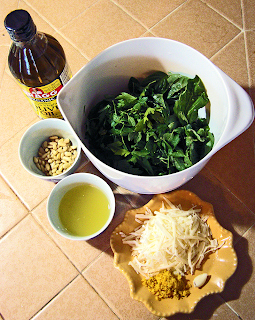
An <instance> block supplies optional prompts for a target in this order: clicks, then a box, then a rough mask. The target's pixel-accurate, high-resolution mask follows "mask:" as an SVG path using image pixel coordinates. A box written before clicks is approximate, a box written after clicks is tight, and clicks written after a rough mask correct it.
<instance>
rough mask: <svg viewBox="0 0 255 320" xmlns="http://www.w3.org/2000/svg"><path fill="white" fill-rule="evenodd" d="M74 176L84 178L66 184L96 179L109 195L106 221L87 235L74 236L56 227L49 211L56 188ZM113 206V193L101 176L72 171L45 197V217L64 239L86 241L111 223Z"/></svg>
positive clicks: (91, 182)
mask: <svg viewBox="0 0 255 320" xmlns="http://www.w3.org/2000/svg"><path fill="white" fill-rule="evenodd" d="M75 177H83V178H84V179H83V181H77V180H76V181H72V182H70V183H69V184H68V185H70V186H71V185H77V184H79V183H90V184H92V185H93V181H95V180H97V181H100V182H101V183H103V184H104V186H105V188H106V189H108V191H109V195H110V198H109V197H108V200H109V204H110V214H109V217H108V219H107V221H106V223H105V224H104V225H103V226H102V227H101V228H100V229H99V230H98V231H96V232H94V233H93V234H90V235H87V236H76V235H73V234H69V233H68V232H66V233H65V232H63V231H62V230H61V229H58V228H57V227H56V226H55V225H54V223H53V221H52V217H51V213H50V201H51V199H52V197H53V196H54V194H55V192H56V191H58V189H61V188H62V185H63V184H65V183H66V182H67V180H73V179H75ZM98 188H99V189H100V190H101V191H102V192H103V193H104V194H105V195H106V193H105V192H104V190H102V188H101V187H98ZM115 207H116V205H115V197H114V193H113V191H112V189H111V187H110V186H109V184H108V183H107V182H106V181H105V180H104V179H103V178H101V177H99V176H97V175H96V174H93V173H89V172H77V173H74V174H72V175H70V176H67V177H65V178H63V179H62V180H61V181H59V182H58V183H57V184H56V185H55V187H54V188H53V189H52V190H51V192H50V194H49V196H48V199H47V205H46V211H47V218H48V220H49V222H50V225H51V227H52V228H53V229H54V230H55V231H56V232H57V233H58V234H60V235H61V236H63V237H65V238H66V239H69V240H85V241H86V240H90V239H93V238H95V237H97V236H98V235H100V234H101V233H103V232H104V231H105V230H106V229H107V227H108V226H109V224H110V223H111V221H112V219H113V217H114V214H115ZM54 214H58V212H57V213H54Z"/></svg>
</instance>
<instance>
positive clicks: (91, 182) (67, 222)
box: [47, 173, 115, 240]
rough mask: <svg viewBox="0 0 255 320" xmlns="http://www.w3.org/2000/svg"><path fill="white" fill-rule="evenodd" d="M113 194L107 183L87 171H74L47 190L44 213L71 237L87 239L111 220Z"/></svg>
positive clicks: (51, 222) (64, 234)
mask: <svg viewBox="0 0 255 320" xmlns="http://www.w3.org/2000/svg"><path fill="white" fill-rule="evenodd" d="M114 212H115V198H114V194H113V191H112V189H111V188H110V186H109V185H108V184H107V183H106V182H105V181H104V180H103V179H101V178H100V177H98V176H96V175H94V174H91V173H75V174H72V175H70V176H68V177H66V178H64V179H62V180H61V181H60V182H58V184H56V186H55V187H54V188H53V190H52V191H51V193H50V195H49V198H48V202H47V215H48V219H49V222H50V224H51V226H52V227H53V229H54V230H55V231H56V232H58V233H59V234H60V235H62V236H64V237H65V238H68V239H71V240H89V239H91V238H94V237H96V236H98V235H99V234H100V233H102V232H103V231H104V230H105V229H106V228H107V227H108V225H109V224H110V222H111V221H112V218H113V216H114Z"/></svg>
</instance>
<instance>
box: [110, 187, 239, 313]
mask: <svg viewBox="0 0 255 320" xmlns="http://www.w3.org/2000/svg"><path fill="white" fill-rule="evenodd" d="M164 197H166V198H167V199H169V200H170V201H171V202H172V203H173V204H174V205H179V204H180V205H181V206H182V209H183V210H188V209H189V208H191V207H193V206H196V207H198V208H201V216H203V215H206V216H209V218H208V220H207V223H208V225H209V226H210V228H211V231H212V235H213V237H214V238H216V239H218V243H219V244H221V243H222V241H225V243H224V245H223V246H222V247H221V248H220V249H219V250H217V251H216V252H215V253H211V254H210V255H208V257H207V258H206V260H205V261H204V263H203V264H202V267H201V268H200V269H198V270H196V271H195V274H194V275H187V279H188V280H190V283H191V284H193V279H194V278H195V277H196V276H197V275H199V274H201V273H204V272H206V273H207V274H208V275H209V277H208V279H209V281H208V282H207V283H206V285H204V286H203V287H202V288H201V289H199V288H196V287H194V286H193V285H192V288H191V289H190V295H189V296H188V297H186V298H183V299H181V300H178V299H175V298H173V299H163V300H161V301H158V300H156V298H155V296H154V295H153V294H152V293H150V292H149V290H148V289H147V288H146V287H145V286H143V285H142V283H141V279H142V277H141V276H140V275H138V274H137V273H136V272H135V271H134V269H133V268H132V267H131V266H129V265H128V263H129V261H130V260H131V248H130V246H129V245H126V244H125V245H124V244H123V243H122V238H121V236H120V234H119V232H120V231H122V232H124V233H125V234H129V233H130V232H131V231H133V230H134V229H135V228H136V227H137V226H139V224H138V223H137V222H136V221H135V215H136V213H138V212H139V213H144V212H145V208H146V207H148V208H150V209H151V210H152V212H154V211H155V210H159V208H160V207H161V205H162V201H163V198H164ZM232 240H233V236H232V233H231V232H229V231H227V230H226V229H224V228H223V227H221V226H220V225H219V223H218V222H217V220H216V218H215V216H214V212H213V206H212V205H211V204H210V203H207V202H204V201H202V200H201V199H200V198H198V197H197V196H196V195H195V194H194V193H192V192H189V191H186V190H179V191H174V192H170V193H166V194H160V195H155V196H154V197H153V198H152V200H151V201H149V202H148V203H147V204H146V205H145V206H143V207H141V208H139V209H134V210H130V211H128V212H127V213H126V215H125V218H124V221H123V222H122V223H121V224H120V225H119V226H118V227H117V228H116V229H115V230H114V232H113V233H112V236H111V248H112V250H113V253H114V266H115V267H116V268H118V269H119V270H120V271H121V272H122V273H123V274H124V275H125V277H126V278H127V280H128V282H129V285H130V295H131V297H132V298H133V299H136V300H139V301H141V302H143V303H144V304H145V306H146V307H147V308H148V309H149V310H150V311H151V312H152V313H153V314H155V315H157V316H162V317H167V316H170V315H173V314H175V313H177V312H182V313H191V312H192V311H193V310H194V308H195V306H196V304H197V303H198V302H199V300H201V299H202V298H203V297H205V296H207V295H209V294H213V293H218V292H221V291H223V289H224V286H225V283H226V281H227V279H228V278H229V277H230V276H231V275H232V274H233V273H234V272H235V269H236V267H237V257H236V253H235V251H234V249H233V246H232Z"/></svg>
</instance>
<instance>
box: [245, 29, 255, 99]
mask: <svg viewBox="0 0 255 320" xmlns="http://www.w3.org/2000/svg"><path fill="white" fill-rule="evenodd" d="M245 36H246V44H247V54H248V68H249V70H248V71H249V78H250V95H251V98H252V99H253V103H254V104H255V55H254V52H255V31H247V32H246V33H245Z"/></svg>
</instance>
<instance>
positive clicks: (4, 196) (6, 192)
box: [0, 177, 28, 237]
mask: <svg viewBox="0 0 255 320" xmlns="http://www.w3.org/2000/svg"><path fill="white" fill-rule="evenodd" d="M0 190H1V191H0V237H2V236H3V235H4V234H5V233H6V232H7V231H8V230H10V229H11V228H12V227H13V226H15V224H17V223H18V222H19V221H20V220H21V219H22V218H24V217H25V215H26V214H27V213H28V210H27V209H26V208H25V207H24V206H23V205H22V203H21V202H20V201H19V198H18V197H17V196H16V195H15V194H14V193H13V192H12V190H11V189H10V187H9V186H8V185H7V184H6V182H5V181H4V180H3V179H2V177H0Z"/></svg>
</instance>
